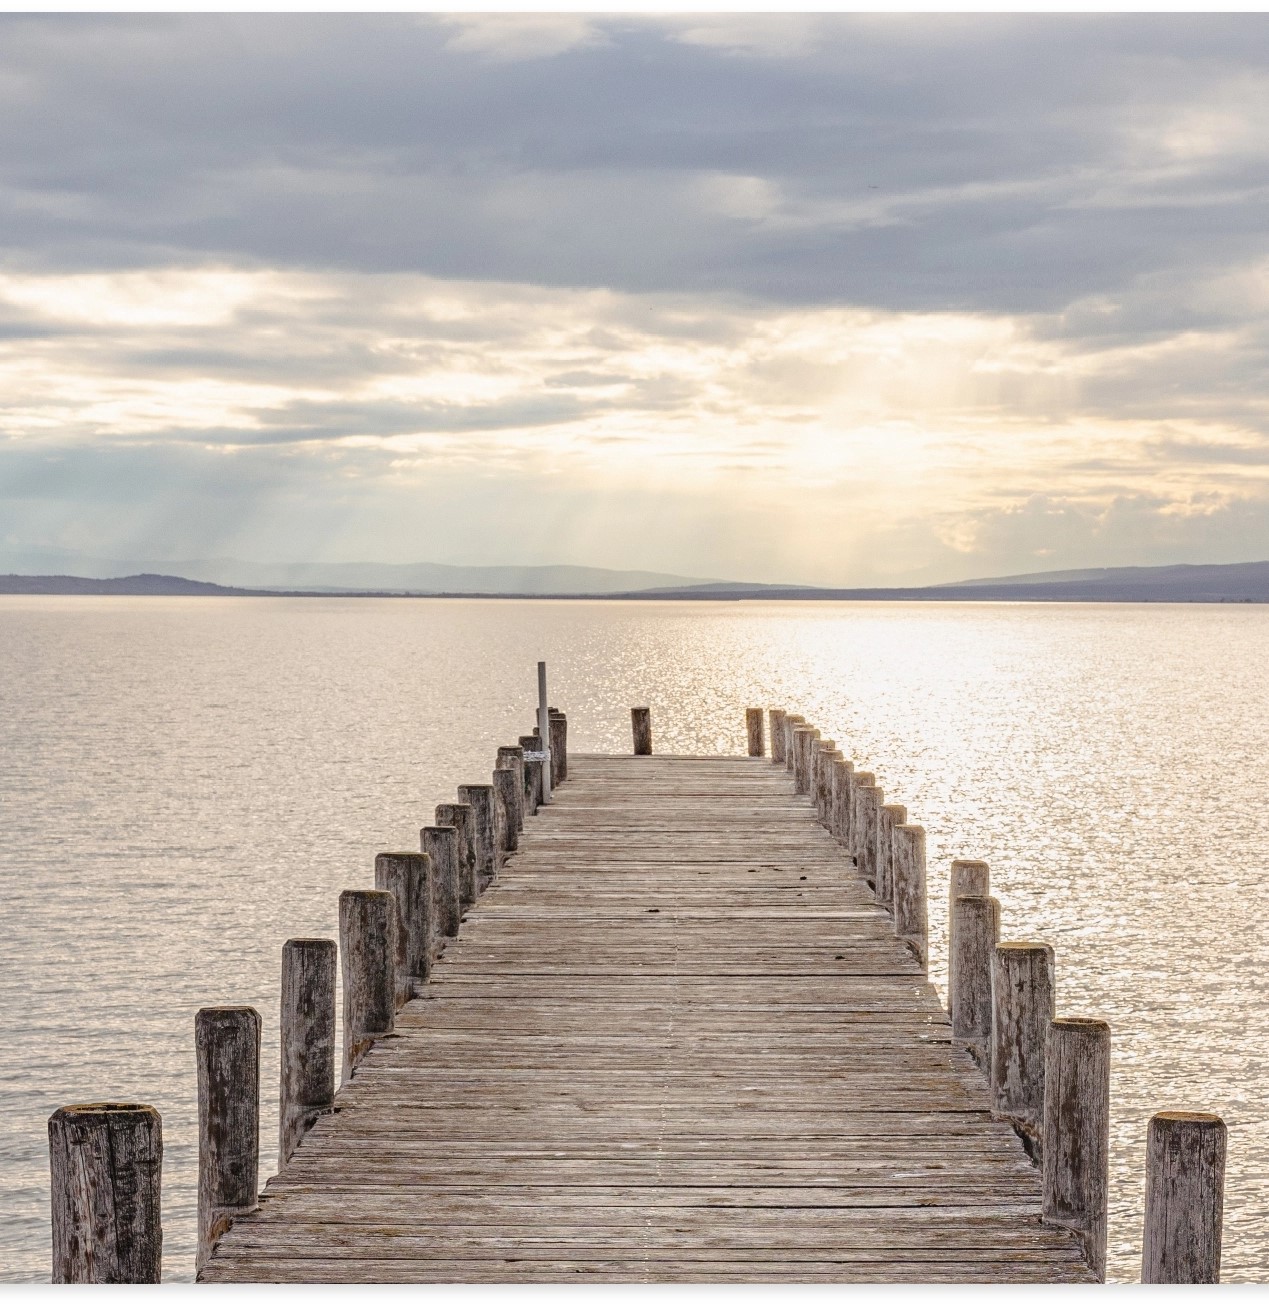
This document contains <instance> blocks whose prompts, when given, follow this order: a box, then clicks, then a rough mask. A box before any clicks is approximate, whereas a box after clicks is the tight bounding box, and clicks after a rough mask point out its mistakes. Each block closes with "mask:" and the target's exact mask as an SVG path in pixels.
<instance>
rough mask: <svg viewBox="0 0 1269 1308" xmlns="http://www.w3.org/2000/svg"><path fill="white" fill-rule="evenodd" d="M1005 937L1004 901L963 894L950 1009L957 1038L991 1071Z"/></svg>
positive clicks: (954, 937)
mask: <svg viewBox="0 0 1269 1308" xmlns="http://www.w3.org/2000/svg"><path fill="white" fill-rule="evenodd" d="M999 941H1000V904H999V902H998V901H997V900H995V899H992V898H991V897H990V896H989V895H961V896H959V897H958V898H957V899H956V901H955V911H954V913H953V914H952V921H951V935H950V938H949V940H948V955H947V973H948V983H947V1007H948V1012H949V1013H950V1014H951V1017H952V1038H953V1039H954V1040H963V1041H964V1042H965V1047H966V1049H967V1050H968V1052H969V1055H970V1057H971V1058H972V1059H973V1060H974V1062H976V1063H977V1064H978V1066H979V1067H981V1068H984V1069H985V1070H990V1067H991V1050H992V1038H991V975H992V966H993V963H994V960H995V957H996V945H997V944H998V943H999Z"/></svg>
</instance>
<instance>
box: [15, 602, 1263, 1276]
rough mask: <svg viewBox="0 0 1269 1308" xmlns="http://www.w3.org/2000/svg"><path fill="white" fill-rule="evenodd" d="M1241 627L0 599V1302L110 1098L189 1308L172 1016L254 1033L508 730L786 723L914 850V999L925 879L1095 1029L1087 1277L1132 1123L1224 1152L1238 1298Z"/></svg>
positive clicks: (1244, 947) (1249, 692)
mask: <svg viewBox="0 0 1269 1308" xmlns="http://www.w3.org/2000/svg"><path fill="white" fill-rule="evenodd" d="M1267 649H1269V609H1265V608H1261V607H1254V606H1247V607H1242V606H1239V607H1233V606H1230V607H1212V606H1165V605H1142V606H1128V605H1123V606H1120V605H1105V606H1098V605H1004V604H998V605H988V604H983V605H970V604H967V605H951V604H949V605H901V604H814V605H809V604H725V603H719V604H642V603H640V604H621V603H602V602H601V603H591V602H549V601H536V602H511V601H434V600H428V601H406V600H384V601H377V600H325V599H312V600H268V599H246V600H221V599H113V598H112V599H96V598H74V599H62V598H25V597H3V598H0V759H2V760H3V767H2V768H0V829H2V839H0V893H2V895H3V899H2V901H0V902H2V903H3V921H4V924H5V933H4V934H5V946H4V960H3V970H2V971H0V1049H2V1050H3V1054H2V1055H0V1275H3V1277H4V1278H6V1279H9V1280H46V1279H47V1278H48V1274H49V1272H48V1269H49V1226H48V1211H49V1200H48V1163H47V1136H46V1128H45V1122H46V1119H47V1117H48V1115H49V1113H51V1112H52V1111H53V1110H54V1109H55V1108H57V1107H58V1106H59V1105H61V1104H63V1103H70V1102H76V1101H83V1100H92V1099H135V1100H142V1101H145V1102H148V1103H152V1104H154V1105H155V1106H156V1107H157V1108H158V1109H159V1110H160V1112H161V1113H162V1114H163V1129H164V1144H165V1158H164V1198H163V1202H164V1271H165V1277H166V1278H167V1279H171V1280H188V1279H191V1278H192V1269H193V1251H194V1212H195V1183H196V1172H197V1162H196V1146H195V1141H196V1131H197V1117H196V1104H195V1080H194V1059H193V1018H194V1012H195V1010H196V1009H198V1008H199V1007H201V1006H203V1005H207V1004H218V1003H249V1004H253V1005H255V1006H256V1007H257V1008H258V1009H259V1010H260V1012H261V1014H262V1016H263V1018H264V1049H263V1069H262V1109H263V1113H264V1121H263V1125H262V1145H263V1149H262V1158H261V1167H262V1170H261V1180H262V1181H263V1179H264V1178H265V1177H267V1176H269V1175H271V1174H272V1172H273V1171H274V1170H275V1141H276V1130H277V1127H276V1117H275V1113H276V1084H277V1032H276V1023H277V1008H278V990H279V975H278V974H279V966H280V963H279V959H280V950H281V945H282V942H283V940H285V939H286V938H287V937H289V936H300V935H322V936H335V935H336V934H337V915H336V900H337V896H338V894H339V892H340V890H342V889H344V888H346V887H348V886H366V885H371V884H373V857H374V854H375V853H376V852H377V851H378V850H380V849H392V848H410V847H412V846H413V845H414V842H415V841H416V840H417V834H418V828H419V827H420V826H421V825H422V824H423V823H424V822H425V821H428V820H430V814H431V812H432V809H433V807H434V806H435V805H436V804H437V803H439V802H443V801H447V800H451V799H452V798H453V794H454V787H455V786H456V785H459V784H461V783H464V782H469V781H485V780H487V779H488V772H489V769H490V768H491V767H492V762H493V755H494V751H495V749H496V747H497V746H498V745H499V744H503V743H506V742H507V741H513V740H514V739H515V738H516V737H517V736H518V735H520V734H521V732H523V731H527V730H528V729H529V727H530V723H531V715H532V710H533V705H534V703H535V701H536V683H535V671H534V664H535V661H536V660H537V659H539V658H545V659H546V660H547V661H548V664H549V669H550V675H551V701H552V703H554V704H558V705H559V706H560V707H561V708H563V709H565V710H566V711H567V713H568V716H569V731H570V740H569V744H570V747H571V748H573V749H576V750H599V751H621V752H624V751H626V750H628V749H629V741H630V736H629V731H630V727H629V712H628V709H629V706H630V705H631V704H635V703H647V704H650V705H651V706H652V711H653V720H654V727H655V732H656V744H657V748H658V749H661V750H664V751H666V752H675V751H678V752H685V751H726V752H732V753H741V752H743V749H744V730H743V729H744V717H743V714H744V709H745V706H746V705H748V704H762V705H764V706H777V707H779V706H782V707H785V708H787V709H788V710H789V711H791V712H793V711H796V712H801V713H803V714H804V715H805V716H806V717H807V718H808V719H810V720H811V721H813V722H814V723H815V724H816V725H817V726H818V727H820V728H821V730H822V731H823V732H824V734H825V735H830V736H832V737H834V738H835V739H836V740H837V742H838V743H839V745H840V746H841V747H842V748H843V749H844V750H845V752H846V753H847V756H848V757H852V756H853V757H854V759H855V761H856V763H857V764H863V765H866V766H867V767H868V768H869V769H870V770H872V771H874V772H876V773H877V774H878V778H879V781H880V783H881V784H882V785H883V786H884V787H885V790H886V795H887V798H889V799H893V800H896V801H898V802H901V803H906V804H907V805H908V810H909V813H910V814H911V817H910V819H909V820H910V821H917V822H921V823H923V824H924V826H925V828H926V831H927V833H928V843H929V863H930V872H931V885H930V914H931V935H932V951H931V952H932V959H931V975H932V977H933V978H935V980H936V981H937V983H938V984H939V985H940V987H942V986H943V984H944V980H945V971H946V932H945V927H946V922H945V917H946V909H945V901H946V893H947V889H946V885H947V882H946V878H947V870H948V864H949V862H950V860H951V859H952V858H954V857H976V858H986V859H988V860H990V862H991V865H992V878H993V883H994V884H993V892H994V893H995V894H996V895H997V896H998V897H999V899H1000V901H1001V906H1002V918H1003V921H1002V928H1003V934H1004V937H1005V938H1014V939H1017V938H1037V939H1044V940H1048V941H1051V942H1052V944H1053V945H1054V946H1055V948H1056V951H1057V980H1058V1009H1059V1011H1060V1012H1063V1013H1067V1014H1071V1015H1086V1016H1100V1017H1104V1018H1106V1019H1108V1020H1109V1021H1110V1023H1111V1025H1112V1029H1113V1031H1114V1055H1113V1085H1112V1115H1113V1122H1112V1178H1111V1193H1112V1203H1111V1253H1110V1261H1111V1275H1112V1277H1113V1278H1115V1279H1135V1278H1136V1276H1137V1274H1138V1271H1139V1259H1140V1230H1141V1193H1142V1174H1143V1173H1142V1168H1143V1158H1144V1141H1145V1127H1146V1122H1147V1119H1148V1118H1149V1116H1150V1114H1151V1113H1152V1112H1155V1111H1157V1110H1158V1109H1161V1108H1165V1107H1169V1108H1185V1107H1188V1108H1198V1109H1206V1110H1211V1111H1215V1112H1219V1113H1221V1114H1222V1115H1224V1117H1225V1119H1226V1121H1227V1123H1228V1126H1229V1172H1228V1178H1227V1191H1226V1209H1225V1257H1224V1273H1225V1278H1226V1279H1228V1280H1265V1279H1269V1277H1267V1275H1266V1273H1267V1269H1269V1177H1267V1175H1266V1164H1267V1163H1269V1123H1267V1121H1266V1118H1267V1116H1269V1070H1267V1069H1266V1066H1265V1060H1266V1053H1265V1051H1266V1049H1269V1001H1267V1000H1266V998H1265V991H1264V979H1265V977H1266V976H1269V931H1267V930H1266V927H1265V923H1266V921H1267V920H1269V876H1267V875H1266V872H1267V871H1269V767H1267V763H1269V690H1267V689H1266V687H1267V686H1269V678H1267V677H1266V675H1265V651H1266V650H1267Z"/></svg>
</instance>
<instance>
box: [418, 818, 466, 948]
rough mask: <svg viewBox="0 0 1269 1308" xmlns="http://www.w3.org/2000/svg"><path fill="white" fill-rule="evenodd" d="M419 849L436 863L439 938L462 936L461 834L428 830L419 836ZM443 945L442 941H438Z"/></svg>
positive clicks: (434, 915) (435, 912)
mask: <svg viewBox="0 0 1269 1308" xmlns="http://www.w3.org/2000/svg"><path fill="white" fill-rule="evenodd" d="M419 848H420V849H421V850H422V851H423V853H425V854H427V855H428V856H429V857H430V858H431V860H432V921H433V922H434V923H435V924H436V936H438V937H439V936H449V937H451V938H452V937H454V936H456V935H458V925H459V922H460V921H461V920H462V915H463V905H462V894H461V891H460V889H459V869H458V832H457V831H455V830H454V828H453V827H442V826H435V827H424V828H423V829H422V830H421V831H420V832H419ZM434 943H435V944H437V945H439V944H440V941H439V940H434Z"/></svg>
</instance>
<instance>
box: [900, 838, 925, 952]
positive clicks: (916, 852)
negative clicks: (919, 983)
mask: <svg viewBox="0 0 1269 1308" xmlns="http://www.w3.org/2000/svg"><path fill="white" fill-rule="evenodd" d="M891 841H892V848H893V851H894V852H893V857H892V860H891V872H892V875H893V877H894V933H895V935H896V936H898V937H899V939H900V940H902V941H903V942H904V943H905V944H907V945H909V946H911V948H912V951H913V953H915V954H916V956H917V961H918V962H919V963H920V964H921V966H922V967H924V966H925V965H926V963H927V962H928V961H929V957H930V952H929V922H928V918H927V914H926V906H925V828H924V827H922V826H918V825H917V824H916V823H914V822H905V823H903V824H902V825H901V826H897V827H895V828H894V830H893V832H892V833H891Z"/></svg>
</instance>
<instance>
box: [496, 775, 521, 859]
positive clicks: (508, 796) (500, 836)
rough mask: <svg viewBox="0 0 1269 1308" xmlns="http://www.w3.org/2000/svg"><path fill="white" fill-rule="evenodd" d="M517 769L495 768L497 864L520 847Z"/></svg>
mask: <svg viewBox="0 0 1269 1308" xmlns="http://www.w3.org/2000/svg"><path fill="white" fill-rule="evenodd" d="M516 785H517V782H516V771H515V768H494V771H493V787H492V789H493V800H494V851H495V853H496V855H497V866H498V867H501V866H502V865H503V864H504V863H505V862H506V861H507V855H508V854H514V853H515V852H516V850H517V849H519V848H520V834H519V832H518V831H517V830H516V814H515V804H516Z"/></svg>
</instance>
